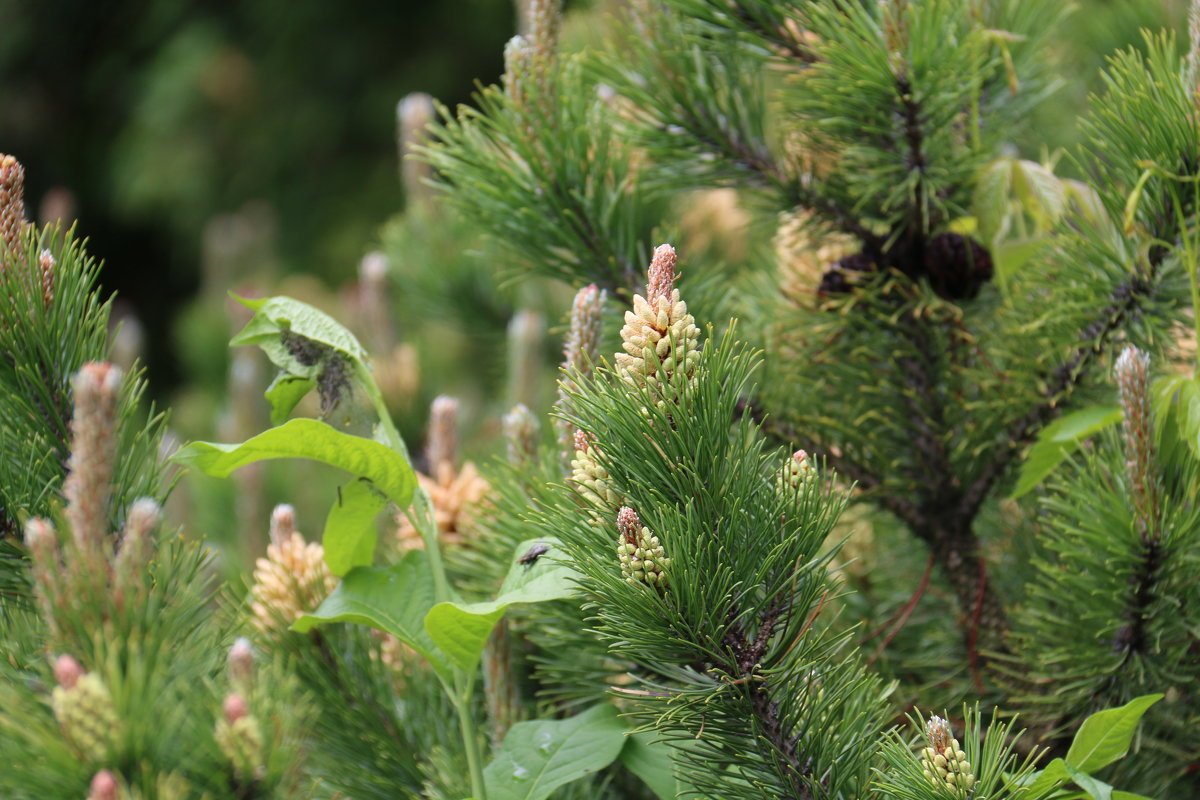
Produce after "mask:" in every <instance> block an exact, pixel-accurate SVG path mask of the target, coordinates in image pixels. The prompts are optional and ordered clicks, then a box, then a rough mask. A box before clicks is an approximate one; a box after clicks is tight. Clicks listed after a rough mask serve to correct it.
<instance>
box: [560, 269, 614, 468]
mask: <svg viewBox="0 0 1200 800" xmlns="http://www.w3.org/2000/svg"><path fill="white" fill-rule="evenodd" d="M606 297H607V294H606V293H605V292H604V291H603V290H602V289H598V288H596V284H594V283H593V284H591V285H589V286H585V287H583V288H582V289H580V290H579V291H578V292H576V294H575V302H574V304H573V305H572V306H571V326H570V328H569V329H568V331H567V338H566V342H565V343H564V346H563V376H562V379H561V380H560V381H559V383H558V405H559V408H562V409H566V408H568V407H569V405H570V393H571V392H572V391H574V390H576V389H577V388H578V385H577V384H576V378H577V377H581V376H584V375H587V374H588V373H590V372H591V371H592V367H593V366H594V365H595V363H596V361H597V359H598V358H599V356H600V334H601V331H602V329H603V313H604V303H605V300H606ZM574 438H575V429H574V427H573V426H572V425H571V423H569V422H567V421H566V420H559V422H558V441H559V444H560V445H562V448H563V454H564V455H565V456H566V460H567V461H568V462H570V460H571V455H572V453H574V452H575V448H574Z"/></svg>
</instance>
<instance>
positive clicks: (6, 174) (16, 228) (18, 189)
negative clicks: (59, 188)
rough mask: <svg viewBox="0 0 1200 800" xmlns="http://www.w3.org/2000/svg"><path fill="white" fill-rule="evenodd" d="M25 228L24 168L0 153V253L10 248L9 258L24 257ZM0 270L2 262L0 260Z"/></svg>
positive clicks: (14, 259)
mask: <svg viewBox="0 0 1200 800" xmlns="http://www.w3.org/2000/svg"><path fill="white" fill-rule="evenodd" d="M24 229H25V168H24V167H22V166H21V162H19V161H17V159H15V158H13V157H12V156H10V155H5V154H3V153H0V241H3V245H0V254H3V251H4V250H12V256H11V257H10V260H12V261H19V260H20V259H21V258H23V257H24V254H23V252H22V246H21V234H22V233H23V231H24ZM0 270H3V263H2V262H0Z"/></svg>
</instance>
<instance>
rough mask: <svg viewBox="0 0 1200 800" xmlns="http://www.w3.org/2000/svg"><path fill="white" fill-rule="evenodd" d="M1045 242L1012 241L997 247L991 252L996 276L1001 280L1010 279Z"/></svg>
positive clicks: (1039, 240) (1041, 240) (1043, 240)
mask: <svg viewBox="0 0 1200 800" xmlns="http://www.w3.org/2000/svg"><path fill="white" fill-rule="evenodd" d="M1046 242H1047V240H1046V239H1014V240H1012V241H1008V242H1003V243H1002V244H999V245H997V246H996V248H995V249H994V250H993V251H992V255H993V257H994V260H995V262H996V274H998V275H999V276H1000V277H1002V278H1010V277H1012V276H1013V275H1015V274H1016V273H1018V272H1020V271H1021V268H1022V267H1024V266H1025V265H1026V264H1028V263H1029V259H1031V258H1033V257H1034V255H1036V254H1037V251H1038V250H1041V249H1042V247H1044V246H1045V244H1046Z"/></svg>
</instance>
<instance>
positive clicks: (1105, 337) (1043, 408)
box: [957, 255, 1162, 519]
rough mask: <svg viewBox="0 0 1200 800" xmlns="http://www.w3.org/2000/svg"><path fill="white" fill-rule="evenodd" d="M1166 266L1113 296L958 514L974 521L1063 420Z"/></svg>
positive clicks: (1156, 265)
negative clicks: (1027, 452) (1022, 457)
mask: <svg viewBox="0 0 1200 800" xmlns="http://www.w3.org/2000/svg"><path fill="white" fill-rule="evenodd" d="M1161 262H1162V256H1161V255H1160V256H1159V258H1158V260H1156V261H1151V262H1150V275H1149V276H1148V277H1147V278H1141V277H1133V278H1130V279H1128V280H1126V281H1124V282H1122V283H1120V284H1119V285H1118V286H1117V287H1116V288H1115V289H1114V290H1113V293H1112V295H1111V296H1110V303H1109V304H1108V305H1107V306H1106V307H1105V308H1104V309H1103V310H1102V311H1101V312H1100V313H1099V314H1097V315H1096V317H1095V319H1094V320H1093V321H1092V322H1091V323H1090V324H1089V325H1088V326H1087V327H1086V328H1084V329H1083V330H1082V331H1081V332H1080V333H1079V335H1078V337H1077V341H1082V342H1083V344H1080V345H1077V346H1076V347H1075V349H1074V350H1073V351H1072V352H1071V354H1070V356H1068V358H1067V359H1066V360H1065V361H1063V362H1062V363H1061V364H1060V365H1059V366H1058V367H1057V368H1056V369H1055V370H1054V371H1053V372H1052V373H1051V374H1050V375H1049V377H1048V379H1047V381H1046V388H1045V390H1044V391H1043V392H1042V400H1041V402H1039V403H1038V404H1037V405H1035V406H1033V407H1032V408H1030V409H1029V410H1028V411H1027V412H1026V413H1025V414H1024V415H1023V416H1022V417H1020V418H1019V419H1017V421H1016V422H1015V423H1013V425H1012V426H1011V427H1010V428H1009V431H1008V433H1007V435H1006V436H1005V439H1004V441H1003V442H1002V443H1001V445H1000V447H999V449H998V450H997V452H996V454H995V455H994V456H993V457H992V459H991V460H989V461H988V462H987V463H986V464H985V465H984V466H983V468H982V469H981V470H980V471H979V473H978V474H977V475H976V476H975V479H974V480H973V481H971V483H970V485H969V486H968V487H967V489H966V490H965V491H964V492H963V493H962V496H961V498H960V500H959V503H958V509H957V513H958V515H959V516H960V517H961V518H964V519H973V518H974V517H975V515H976V514H977V513H978V512H979V508H980V506H981V505H982V504H983V502H984V500H986V499H987V497H988V496H989V495H990V493H991V490H992V487H993V486H994V485H995V483H996V481H998V480H999V479H1000V478H1001V477H1002V476H1003V475H1004V473H1005V472H1006V471H1007V469H1008V467H1009V465H1010V464H1012V462H1013V460H1015V459H1016V457H1017V456H1018V455H1019V454H1020V453H1021V451H1022V450H1024V448H1025V447H1026V446H1027V445H1029V444H1030V443H1031V442H1032V441H1033V440H1034V439H1035V438H1036V437H1037V435H1038V433H1039V432H1040V431H1041V430H1042V428H1044V427H1045V426H1046V425H1047V424H1048V423H1049V422H1050V421H1051V420H1053V419H1054V418H1055V417H1057V416H1058V414H1059V412H1060V411H1061V408H1062V403H1063V401H1064V400H1066V399H1067V398H1068V397H1069V396H1070V395H1071V393H1072V392H1073V391H1074V390H1075V389H1076V388H1077V387H1078V386H1079V384H1080V382H1081V381H1082V380H1083V379H1084V378H1085V377H1086V375H1087V371H1088V369H1089V367H1091V365H1092V363H1093V362H1094V361H1095V360H1096V359H1097V357H1099V355H1100V354H1101V353H1103V352H1104V349H1105V347H1106V346H1107V344H1108V342H1109V340H1110V339H1111V338H1112V336H1113V334H1115V333H1116V332H1117V331H1118V330H1119V329H1120V328H1121V325H1122V323H1123V322H1124V321H1125V319H1126V318H1127V317H1128V316H1129V315H1130V314H1131V313H1132V312H1133V311H1134V310H1136V309H1137V307H1138V304H1139V303H1140V302H1141V301H1142V300H1143V299H1146V298H1148V297H1150V296H1151V295H1152V292H1153V288H1154V279H1155V277H1156V276H1157V273H1158V269H1159V267H1160V265H1161Z"/></svg>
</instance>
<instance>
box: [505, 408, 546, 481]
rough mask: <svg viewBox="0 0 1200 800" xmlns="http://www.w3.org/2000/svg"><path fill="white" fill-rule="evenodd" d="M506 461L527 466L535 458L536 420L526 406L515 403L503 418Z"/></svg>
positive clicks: (536, 442)
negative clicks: (506, 446) (506, 452)
mask: <svg viewBox="0 0 1200 800" xmlns="http://www.w3.org/2000/svg"><path fill="white" fill-rule="evenodd" d="M503 427H504V441H505V443H506V444H507V445H508V463H510V464H512V465H513V466H518V467H519V466H528V465H530V464H532V463H533V462H534V461H536V460H537V445H538V427H539V426H538V421H537V417H535V416H534V415H533V412H531V411H530V410H529V409H528V408H527V407H525V405H524V404H522V403H517V404H516V405H515V406H513V407H512V411H509V412H508V413H507V414H505V415H504V418H503Z"/></svg>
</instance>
